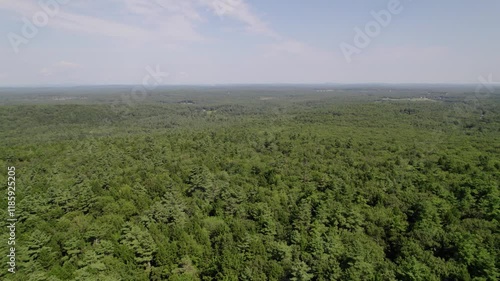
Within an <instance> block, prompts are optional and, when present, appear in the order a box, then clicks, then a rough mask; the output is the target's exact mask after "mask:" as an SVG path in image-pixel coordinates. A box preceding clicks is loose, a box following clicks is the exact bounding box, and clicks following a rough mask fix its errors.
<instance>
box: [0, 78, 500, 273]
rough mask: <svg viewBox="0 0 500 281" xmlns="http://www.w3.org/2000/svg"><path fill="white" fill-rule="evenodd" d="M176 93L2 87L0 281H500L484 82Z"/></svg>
mask: <svg viewBox="0 0 500 281" xmlns="http://www.w3.org/2000/svg"><path fill="white" fill-rule="evenodd" d="M5 91H7V90H5ZM186 91H187V90H186V89H174V90H172V93H170V92H168V91H165V93H164V94H163V95H161V94H158V95H151V96H149V97H147V98H145V99H143V100H140V101H135V102H134V103H133V104H125V103H121V102H119V103H116V102H113V101H114V100H119V98H118V97H117V96H116V95H114V94H109V95H103V96H100V95H98V94H94V95H89V96H88V97H89V98H79V99H68V100H60V99H58V100H54V99H51V98H50V96H48V98H47V95H48V94H47V95H45V96H44V95H36V98H32V99H30V98H29V97H30V95H26V96H18V97H22V98H19V99H17V100H16V99H15V98H12V97H15V95H10V96H9V95H6V94H5V93H3V100H2V103H1V105H0V119H1V120H2V121H1V126H0V167H2V171H1V173H0V180H1V182H2V183H4V184H3V186H4V196H2V198H1V200H0V202H1V205H0V206H1V208H2V213H3V214H4V216H3V217H2V219H4V218H5V219H6V218H7V214H6V211H7V187H6V184H5V183H6V182H7V175H8V174H7V167H10V166H14V167H15V168H16V214H17V218H18V221H17V223H16V234H17V235H16V239H17V240H16V273H15V274H12V273H9V272H8V271H7V268H8V266H7V262H8V257H7V256H6V255H7V254H8V253H9V247H10V246H9V245H7V241H8V237H9V233H8V230H7V228H6V227H4V229H3V230H2V231H1V233H0V241H1V242H0V254H1V256H2V267H1V268H2V270H1V271H0V279H1V280H22V281H26V280H51V281H53V280H172V281H173V280H177V281H180V280H186V281H187V280H206V281H208V280H280V281H283V280H294V281H295V280H296V281H299V280H300V281H305V280H313V281H315V280H317V281H323V280H325V281H326V280H475V281H483V280H484V281H486V280H491V281H496V280H499V279H500V225H499V221H500V191H499V180H500V157H499V156H500V110H499V109H500V108H499V107H500V96H499V95H495V94H492V95H481V96H478V95H476V94H474V92H467V91H462V92H460V91H457V92H456V93H451V94H446V96H445V97H443V96H442V95H443V94H440V93H438V94H427V95H428V96H426V97H425V98H422V97H421V93H420V92H419V93H416V94H415V90H413V89H410V90H407V91H403V90H401V91H399V93H395V92H396V91H391V92H390V93H391V94H390V95H389V94H388V93H389V91H387V90H385V91H384V90H381V89H372V90H370V89H368V90H360V89H345V90H343V91H337V92H336V91H331V92H329V91H314V92H312V93H305V92H306V90H303V89H296V90H293V91H292V92H290V90H289V89H288V88H286V89H267V90H266V89H240V90H233V91H231V92H230V93H229V90H225V89H224V90H220V89H212V90H206V92H207V93H206V94H204V91H203V89H193V90H192V92H191V93H190V94H188V93H186ZM424 92H425V93H428V92H429V91H428V90H425V91H424ZM32 95H34V94H32ZM61 95H62V94H61ZM79 95H85V93H84V91H82V94H79ZM44 97H45V98H44ZM0 99H1V97H0ZM5 219H4V221H5Z"/></svg>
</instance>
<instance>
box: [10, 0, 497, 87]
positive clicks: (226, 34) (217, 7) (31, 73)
mask: <svg viewBox="0 0 500 281" xmlns="http://www.w3.org/2000/svg"><path fill="white" fill-rule="evenodd" d="M499 14H500V1H498V0H482V1H477V0H440V1H435V0H413V1H412V0H307V1H306V0H253V1H252V0H0V86H38V85H116V84H131V85H132V84H133V85H138V84H144V83H149V84H150V85H152V84H162V85H170V84H254V83H257V84H265V83H297V84H303V83H478V81H484V79H485V78H487V77H489V78H488V79H489V80H492V81H489V82H497V81H500V52H499V50H500V17H499V16H498V15H499ZM481 79H482V80H481Z"/></svg>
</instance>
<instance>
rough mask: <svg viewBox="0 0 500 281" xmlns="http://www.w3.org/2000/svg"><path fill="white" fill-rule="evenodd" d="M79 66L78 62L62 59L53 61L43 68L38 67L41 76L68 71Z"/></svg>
mask: <svg viewBox="0 0 500 281" xmlns="http://www.w3.org/2000/svg"><path fill="white" fill-rule="evenodd" d="M80 67H81V65H80V64H77V63H74V62H70V61H65V60H62V61H59V62H56V63H53V64H52V65H50V66H48V67H44V68H42V69H40V74H42V75H43V76H52V75H53V74H60V73H65V72H68V71H71V70H75V69H78V68H80Z"/></svg>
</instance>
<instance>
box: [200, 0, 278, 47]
mask: <svg viewBox="0 0 500 281" xmlns="http://www.w3.org/2000/svg"><path fill="white" fill-rule="evenodd" d="M198 1H199V2H200V3H201V4H202V5H205V6H207V7H209V8H210V9H211V10H212V12H213V13H215V14H216V15H218V16H220V17H228V18H233V19H235V20H238V21H240V22H242V23H244V24H245V26H246V29H247V30H248V31H250V32H253V33H257V34H262V35H266V36H270V37H273V38H276V39H279V38H280V36H279V35H278V33H277V32H275V31H274V30H272V29H271V28H270V27H269V26H268V25H267V24H266V23H265V22H264V21H263V20H262V19H261V18H259V17H258V16H257V15H255V13H254V12H253V11H252V9H251V7H250V5H249V4H247V3H246V2H245V1H244V0H198Z"/></svg>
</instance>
